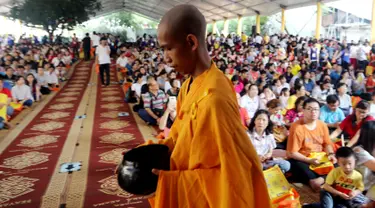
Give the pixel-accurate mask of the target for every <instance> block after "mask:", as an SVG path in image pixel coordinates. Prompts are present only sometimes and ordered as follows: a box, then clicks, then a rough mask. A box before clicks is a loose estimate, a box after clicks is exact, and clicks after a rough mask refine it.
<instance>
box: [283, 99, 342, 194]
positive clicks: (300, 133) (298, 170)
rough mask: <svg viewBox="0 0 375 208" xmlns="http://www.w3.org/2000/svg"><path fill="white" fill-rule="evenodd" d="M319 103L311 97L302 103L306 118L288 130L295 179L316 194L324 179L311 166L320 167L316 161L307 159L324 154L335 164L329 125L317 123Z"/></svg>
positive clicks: (289, 154)
mask: <svg viewBox="0 0 375 208" xmlns="http://www.w3.org/2000/svg"><path fill="white" fill-rule="evenodd" d="M319 112H320V107H319V102H318V101H317V100H316V99H314V98H308V99H307V100H305V102H304V103H303V119H300V120H298V121H297V122H295V123H293V124H292V126H291V127H290V129H289V138H288V144H287V156H288V158H290V160H289V161H290V163H291V166H292V167H291V171H292V175H293V177H295V179H296V180H297V181H299V182H302V183H304V184H309V185H310V186H311V188H312V189H313V190H314V191H316V192H317V191H319V190H320V186H321V185H322V184H323V183H324V178H323V177H324V176H322V175H319V174H317V173H315V172H314V171H312V170H311V169H310V167H309V166H310V165H311V164H313V165H319V164H320V162H319V161H318V160H317V159H314V158H308V156H309V155H310V153H313V152H323V151H324V150H325V152H326V153H327V155H328V159H329V160H331V161H332V162H333V163H336V158H335V155H334V152H333V147H332V142H331V140H330V138H329V131H328V127H327V125H326V124H325V123H324V122H322V121H320V120H318V118H319Z"/></svg>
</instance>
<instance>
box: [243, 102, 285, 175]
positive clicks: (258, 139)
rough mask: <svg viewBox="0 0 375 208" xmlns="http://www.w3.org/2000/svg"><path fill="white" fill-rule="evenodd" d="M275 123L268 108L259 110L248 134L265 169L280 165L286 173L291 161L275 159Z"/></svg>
mask: <svg viewBox="0 0 375 208" xmlns="http://www.w3.org/2000/svg"><path fill="white" fill-rule="evenodd" d="M272 129H273V124H272V122H271V119H270V115H269V113H268V111H266V110H263V109H261V110H258V111H257V112H256V113H255V115H254V117H253V118H252V119H251V122H250V125H249V130H248V135H249V138H250V140H251V143H252V144H253V146H254V148H255V151H256V152H257V154H258V157H259V159H260V161H261V162H262V166H263V170H265V169H268V168H270V167H273V166H275V165H278V166H279V167H280V169H281V171H283V173H286V172H288V171H289V169H290V163H289V162H288V161H286V160H283V159H278V160H274V159H273V158H272V151H273V149H275V148H276V141H275V138H274V137H273V134H272Z"/></svg>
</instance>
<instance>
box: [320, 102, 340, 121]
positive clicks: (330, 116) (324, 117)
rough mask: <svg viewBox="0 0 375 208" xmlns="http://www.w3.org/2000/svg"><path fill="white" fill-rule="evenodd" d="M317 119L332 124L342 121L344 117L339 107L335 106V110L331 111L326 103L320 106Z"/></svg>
mask: <svg viewBox="0 0 375 208" xmlns="http://www.w3.org/2000/svg"><path fill="white" fill-rule="evenodd" d="M319 119H320V120H321V121H323V122H324V123H327V124H334V123H337V122H341V121H343V120H344V119H345V115H344V112H343V111H342V110H341V109H340V108H337V109H336V111H331V110H330V109H329V108H328V106H327V105H324V106H323V107H321V108H320V116H319Z"/></svg>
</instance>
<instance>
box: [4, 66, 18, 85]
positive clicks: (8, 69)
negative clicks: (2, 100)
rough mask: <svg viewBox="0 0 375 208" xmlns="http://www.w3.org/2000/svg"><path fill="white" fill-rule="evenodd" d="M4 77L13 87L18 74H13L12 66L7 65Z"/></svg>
mask: <svg viewBox="0 0 375 208" xmlns="http://www.w3.org/2000/svg"><path fill="white" fill-rule="evenodd" d="M2 78H3V79H4V80H5V81H7V82H8V83H10V85H11V86H12V87H13V86H14V83H15V81H16V79H17V76H16V75H14V74H13V69H12V67H10V66H7V67H5V74H4V75H3V76H2Z"/></svg>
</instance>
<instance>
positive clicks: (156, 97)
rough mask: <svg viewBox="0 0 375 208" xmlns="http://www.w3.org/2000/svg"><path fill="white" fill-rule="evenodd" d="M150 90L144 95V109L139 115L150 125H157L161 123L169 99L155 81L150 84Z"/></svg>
mask: <svg viewBox="0 0 375 208" xmlns="http://www.w3.org/2000/svg"><path fill="white" fill-rule="evenodd" d="M148 88H149V92H147V93H145V94H142V100H143V107H144V109H140V110H139V111H138V114H139V116H140V117H141V118H142V119H143V120H144V121H145V122H147V123H148V124H149V125H156V124H159V123H160V118H161V117H162V115H163V114H164V109H165V104H166V103H167V99H168V98H167V96H166V95H165V93H164V92H163V91H162V90H160V89H159V84H158V83H157V82H156V81H155V80H153V81H151V82H150V83H149V84H148Z"/></svg>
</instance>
